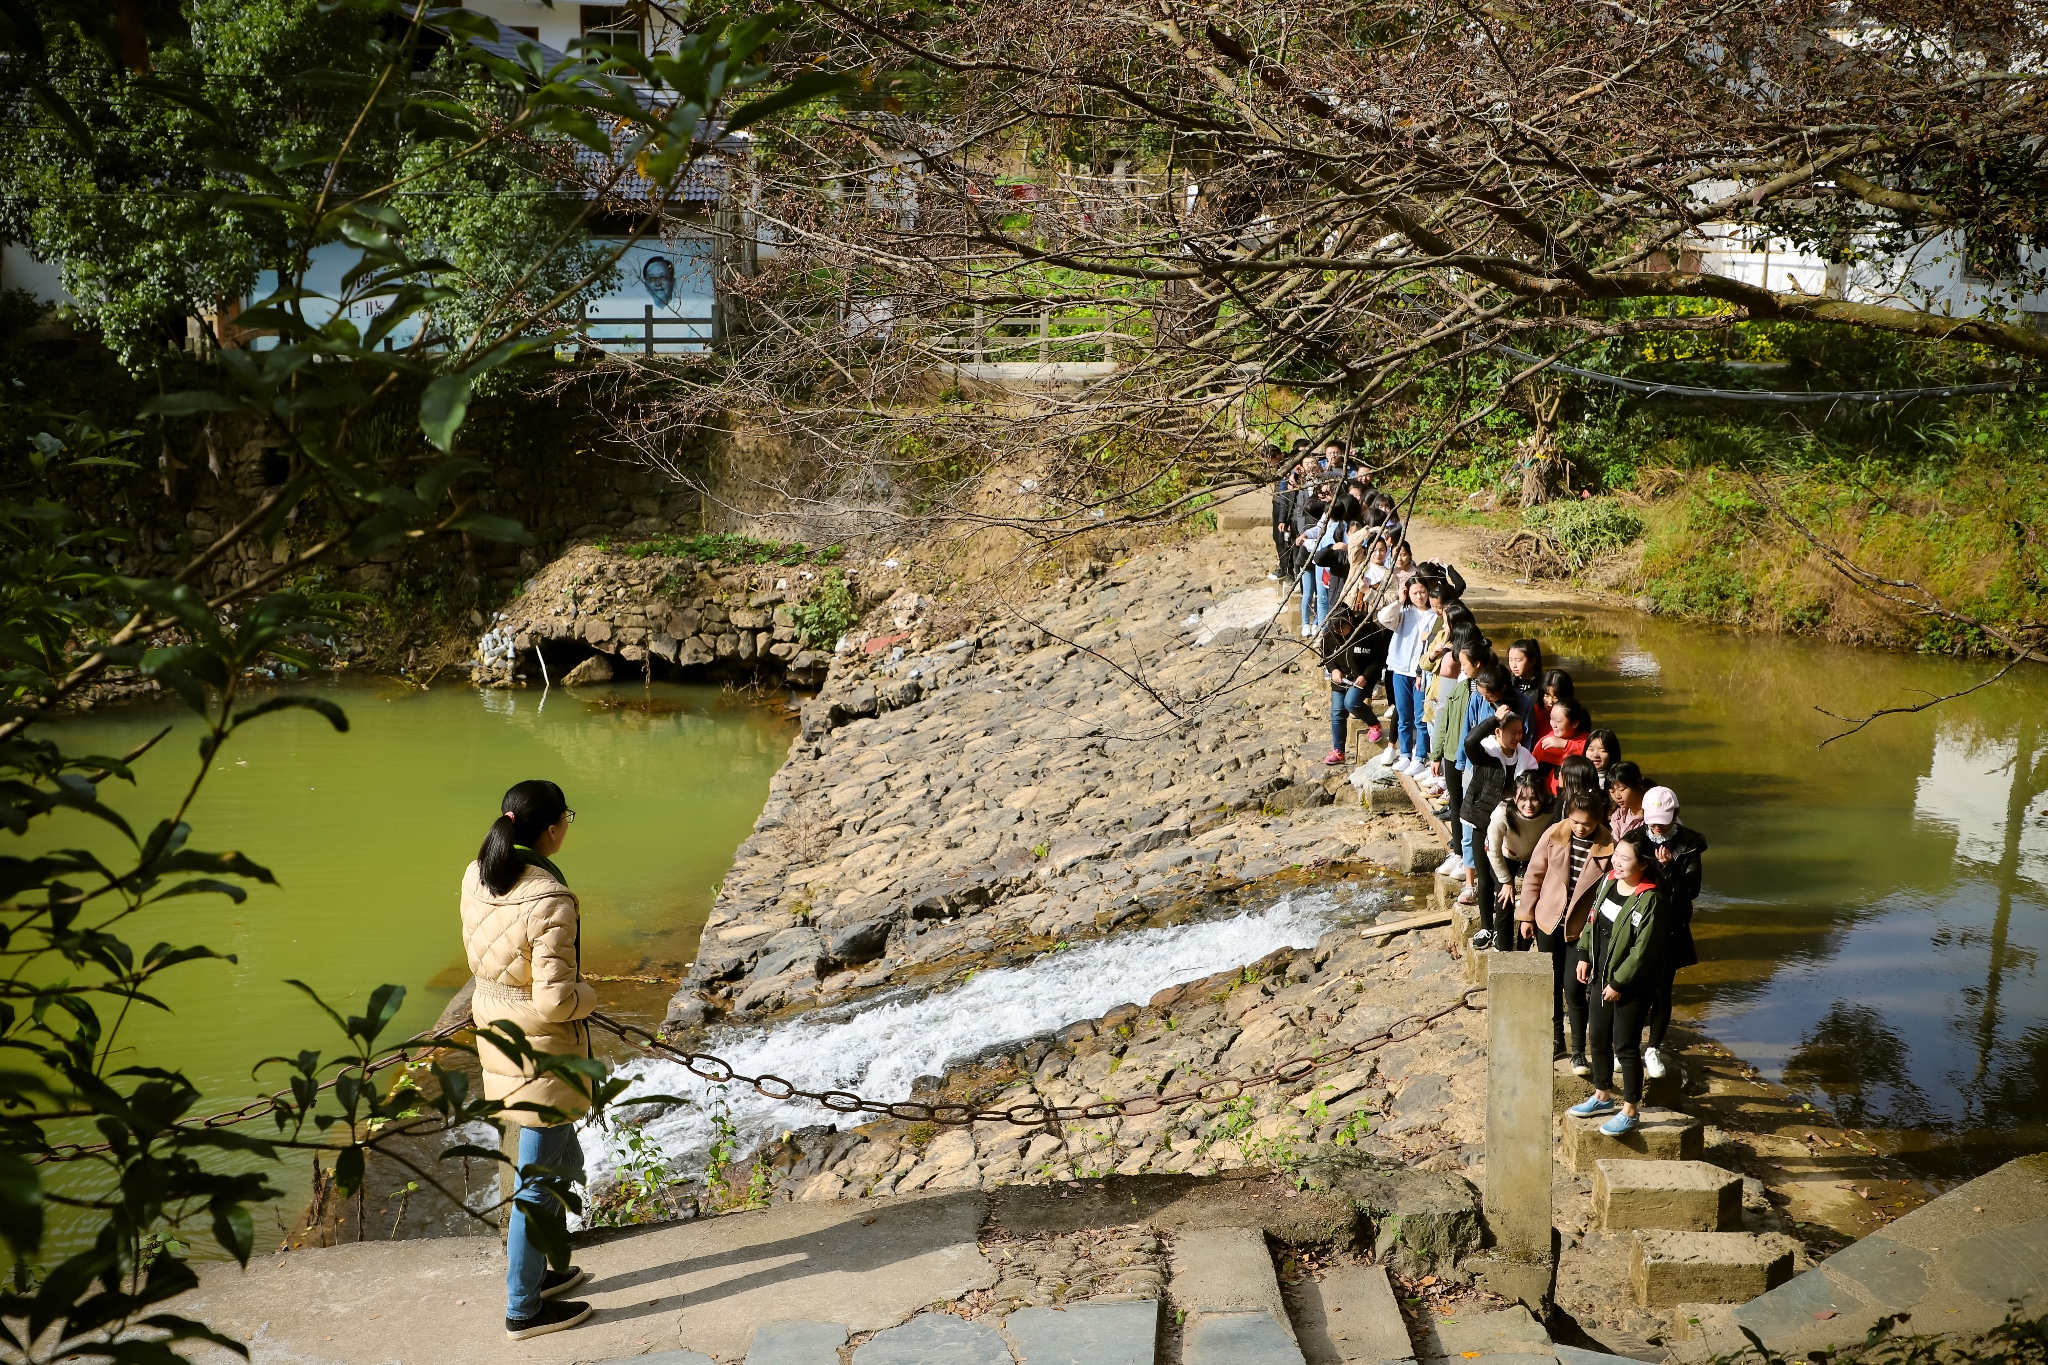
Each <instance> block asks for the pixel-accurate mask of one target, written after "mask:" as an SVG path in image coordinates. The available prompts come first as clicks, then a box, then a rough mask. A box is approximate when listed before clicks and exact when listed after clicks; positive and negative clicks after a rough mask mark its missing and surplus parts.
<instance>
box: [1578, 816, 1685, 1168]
mask: <svg viewBox="0 0 2048 1365" xmlns="http://www.w3.org/2000/svg"><path fill="white" fill-rule="evenodd" d="M1662 879H1663V870H1662V868H1661V867H1660V865H1659V864H1658V862H1657V856H1656V852H1655V850H1654V849H1653V848H1652V847H1651V844H1650V836H1649V835H1648V834H1647V833H1645V832H1644V831H1643V830H1640V829H1637V830H1631V831H1630V832H1629V833H1627V834H1625V835H1622V836H1620V837H1619V838H1617V839H1616V840H1615V841H1614V861H1613V864H1612V866H1611V867H1610V868H1609V870H1608V874H1607V885H1606V887H1605V888H1603V890H1602V892H1601V895H1600V899H1599V901H1598V902H1597V903H1596V904H1595V906H1594V910H1593V913H1592V914H1590V915H1588V916H1587V917H1586V928H1585V930H1584V932H1582V933H1581V934H1580V935H1579V941H1578V943H1577V945H1576V946H1575V948H1574V950H1573V957H1574V959H1575V960H1576V963H1577V971H1578V977H1579V982H1580V984H1581V985H1583V986H1585V987H1586V988H1587V991H1586V994H1587V1003H1588V1010H1587V1018H1586V1041H1587V1045H1588V1050H1589V1051H1590V1052H1591V1053H1592V1063H1593V1077H1594V1084H1595V1085H1596V1086H1598V1087H1599V1088H1598V1089H1596V1090H1594V1092H1593V1095H1592V1098H1590V1099H1586V1100H1581V1101H1580V1102H1579V1103H1577V1104H1575V1105H1573V1106H1572V1107H1571V1112H1572V1113H1574V1114H1577V1115H1579V1116H1581V1117H1590V1116H1592V1115H1595V1114H1612V1115H1613V1117H1612V1118H1610V1119H1608V1120H1607V1122H1605V1123H1603V1124H1601V1125H1600V1131H1601V1132H1603V1133H1605V1134H1607V1135H1608V1136H1609V1137H1620V1136H1621V1135H1622V1134H1623V1133H1626V1132H1628V1131H1629V1130H1630V1129H1631V1128H1633V1127H1635V1126H1636V1123H1637V1115H1638V1113H1639V1112H1640V1110H1639V1106H1640V1105H1641V1104H1642V1099H1643V1052H1642V1039H1643V1026H1644V1025H1645V1024H1646V1023H1647V1022H1648V1021H1649V1010H1650V1006H1651V1004H1652V1003H1653V1002H1654V1000H1655V997H1656V987H1657V983H1658V982H1659V981H1660V980H1661V979H1662V971H1663V958H1664V952H1665V947H1666V945H1665V937H1666V935H1665V924H1664V920H1665V916H1666V915H1667V914H1668V910H1667V904H1668V902H1667V900H1666V898H1665V894H1664V888H1663V887H1662V886H1661V885H1660V884H1659V883H1660V882H1661V881H1662ZM1616 1062H1619V1063H1620V1064H1621V1086H1622V1090H1621V1112H1619V1113H1615V1104H1614V1096H1613V1095H1612V1094H1611V1093H1610V1092H1609V1086H1610V1084H1611V1080H1610V1078H1611V1077H1612V1076H1613V1075H1614V1067H1615V1063H1616Z"/></svg>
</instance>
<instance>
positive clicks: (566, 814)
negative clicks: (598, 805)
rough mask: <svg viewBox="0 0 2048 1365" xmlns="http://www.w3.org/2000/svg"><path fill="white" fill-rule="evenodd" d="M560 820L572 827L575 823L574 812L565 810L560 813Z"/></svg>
mask: <svg viewBox="0 0 2048 1365" xmlns="http://www.w3.org/2000/svg"><path fill="white" fill-rule="evenodd" d="M562 819H563V820H565V821H567V822H568V823H569V824H572V825H573V824H575V823H576V812H575V811H573V810H565V811H563V812H562Z"/></svg>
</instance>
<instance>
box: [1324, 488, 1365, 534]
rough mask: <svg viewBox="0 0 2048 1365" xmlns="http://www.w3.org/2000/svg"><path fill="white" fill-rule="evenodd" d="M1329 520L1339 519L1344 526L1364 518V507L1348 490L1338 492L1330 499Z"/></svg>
mask: <svg viewBox="0 0 2048 1365" xmlns="http://www.w3.org/2000/svg"><path fill="white" fill-rule="evenodd" d="M1330 520H1331V521H1341V522H1343V523H1344V524H1345V525H1346V526H1349V525H1352V524H1353V523H1354V522H1360V521H1364V520H1365V509H1364V508H1363V507H1360V506H1359V505H1358V499H1357V498H1354V497H1352V496H1351V494H1350V493H1349V492H1344V493H1339V494H1338V495H1337V496H1336V497H1334V498H1332V499H1330Z"/></svg>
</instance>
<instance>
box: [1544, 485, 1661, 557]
mask: <svg viewBox="0 0 2048 1365" xmlns="http://www.w3.org/2000/svg"><path fill="white" fill-rule="evenodd" d="M1523 520H1524V522H1525V523H1526V524H1527V525H1528V526H1530V527H1531V528H1533V529H1537V530H1541V531H1545V532H1548V533H1549V536H1550V539H1551V540H1552V541H1553V542H1555V543H1556V545H1557V549H1558V553H1559V554H1560V555H1562V556H1563V558H1564V561H1565V563H1566V564H1568V565H1569V566H1571V568H1572V570H1573V572H1577V571H1578V570H1580V569H1583V568H1585V567H1586V566H1587V565H1588V564H1590V563H1592V562H1593V561H1594V560H1596V559H1598V558H1599V557H1600V556H1602V555H1605V554H1612V553H1613V552H1614V551H1616V550H1624V549H1627V548H1628V547H1629V546H1631V545H1633V544H1635V543H1636V542H1637V541H1638V540H1641V539H1642V537H1643V531H1644V530H1645V529H1646V528H1645V525H1644V522H1643V518H1642V517H1641V515H1639V514H1638V513H1636V512H1634V511H1632V510H1630V509H1629V508H1627V507H1624V506H1623V505H1622V504H1621V503H1619V502H1617V501H1615V500H1614V499H1613V498H1584V499H1580V500H1578V501H1576V502H1574V501H1569V500H1567V501H1563V502H1547V503H1542V504H1539V505H1538V506H1535V507H1532V508H1530V509H1529V510H1528V511H1527V512H1525V513H1524V514H1523Z"/></svg>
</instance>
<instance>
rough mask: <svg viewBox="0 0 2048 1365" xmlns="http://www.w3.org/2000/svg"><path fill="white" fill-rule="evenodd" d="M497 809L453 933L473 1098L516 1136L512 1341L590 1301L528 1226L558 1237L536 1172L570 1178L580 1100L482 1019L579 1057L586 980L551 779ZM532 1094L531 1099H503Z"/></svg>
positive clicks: (577, 1162) (562, 810)
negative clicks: (568, 1296) (473, 1042)
mask: <svg viewBox="0 0 2048 1365" xmlns="http://www.w3.org/2000/svg"><path fill="white" fill-rule="evenodd" d="M499 809H500V811H501V812H502V814H500V815H499V817H498V819H497V820H495V821H493V822H492V824H491V831H490V833H489V834H487V835H485V836H484V843H483V847H482V848H481V849H480V850H478V852H477V859H476V861H475V862H473V863H471V864H470V865H469V867H468V869H467V870H465V871H464V872H463V874H462V942H463V947H464V949H465V950H466V951H467V953H468V955H469V970H470V973H471V975H472V976H474V977H475V979H476V985H475V991H474V995H473V996H472V998H471V1002H470V1017H471V1018H472V1019H473V1020H474V1021H475V1023H476V1026H477V1028H478V1030H479V1034H478V1038H477V1060H478V1061H479V1062H480V1063H481V1064H482V1066H483V1073H484V1098H485V1099H489V1100H498V1101H502V1102H503V1103H504V1104H505V1105H507V1106H508V1107H507V1108H506V1109H505V1110H504V1111H502V1113H501V1115H500V1117H502V1118H503V1119H504V1120H505V1121H506V1122H508V1123H510V1124H512V1125H514V1127H513V1129H512V1132H514V1133H516V1134H517V1136H518V1147H517V1155H516V1157H515V1158H514V1160H515V1168H516V1171H517V1176H518V1179H517V1188H516V1191H515V1194H514V1203H513V1206H512V1211H511V1215H510V1217H509V1218H508V1220H507V1226H506V1243H505V1249H506V1255H507V1265H506V1274H505V1331H506V1334H507V1335H508V1336H510V1337H511V1338H512V1339H513V1340H514V1341H524V1340H525V1339H527V1338H528V1337H534V1336H540V1335H543V1334H545V1333H548V1332H558V1331H560V1330H562V1329H563V1328H565V1327H574V1326H575V1325H576V1324H577V1323H579V1322H582V1321H583V1320H584V1319H585V1318H587V1317H589V1316H590V1305H589V1304H587V1303H576V1302H570V1301H567V1300H565V1299H561V1298H558V1297H557V1296H558V1295H560V1294H563V1293H564V1292H566V1291H567V1290H569V1289H572V1288H574V1287H575V1286H576V1285H577V1284H579V1283H581V1282H582V1280H583V1272H582V1271H581V1270H579V1269H577V1268H576V1267H575V1266H573V1265H569V1264H567V1261H566V1258H564V1259H563V1263H562V1264H560V1265H556V1266H549V1265H548V1264H547V1259H546V1258H545V1257H544V1256H543V1255H542V1253H541V1243H540V1241H539V1240H537V1239H536V1238H534V1237H530V1236H529V1235H528V1228H527V1223H528V1221H529V1220H541V1221H542V1222H544V1223H545V1224H546V1225H547V1226H548V1227H549V1228H551V1229H552V1230H553V1232H554V1233H555V1234H556V1235H555V1236H552V1237H550V1238H548V1239H547V1240H548V1241H550V1242H552V1243H553V1244H554V1245H555V1246H557V1247H560V1246H563V1245H566V1243H567V1239H568V1227H567V1216H568V1210H567V1209H566V1208H565V1207H564V1205H563V1204H562V1202H561V1200H560V1199H558V1198H557V1197H556V1196H555V1195H554V1193H553V1192H552V1191H550V1190H549V1189H548V1187H547V1185H546V1184H545V1183H543V1181H544V1179H545V1178H546V1177H547V1176H549V1175H552V1176H570V1177H571V1178H573V1179H575V1180H577V1181H579V1182H580V1181H581V1179H582V1170H583V1146H582V1144H581V1143H580V1142H579V1141H578V1140H577V1137H576V1123H575V1120H576V1119H577V1118H578V1117H580V1116H581V1115H582V1114H583V1113H585V1112H586V1111H587V1110H588V1109H589V1108H590V1101H589V1098H588V1096H586V1095H585V1094H584V1093H583V1091H582V1090H580V1089H579V1088H578V1087H577V1086H575V1085H573V1084H571V1083H570V1082H569V1081H568V1080H565V1079H563V1078H561V1077H558V1076H536V1075H535V1074H534V1068H533V1067H532V1065H531V1064H530V1063H522V1061H521V1060H520V1059H519V1058H517V1057H514V1056H512V1055H511V1054H509V1053H507V1052H505V1051H503V1050H502V1049H500V1048H498V1047H496V1046H494V1045H493V1044H492V1043H491V1042H490V1040H489V1039H488V1038H486V1037H484V1036H483V1035H482V1032H481V1030H484V1029H487V1028H490V1027H491V1026H493V1025H499V1024H517V1025H518V1026H519V1028H520V1030H521V1031H523V1032H524V1033H525V1035H526V1041H527V1043H528V1044H529V1045H530V1046H531V1047H532V1048H533V1050H534V1051H535V1052H537V1053H555V1054H563V1053H567V1054H570V1055H573V1056H578V1057H588V1056H590V1055H591V1051H590V1025H589V1024H588V1023H586V1022H584V1021H585V1020H587V1019H588V1018H589V1017H590V1013H591V1011H593V1010H595V1009H596V1008H597V992H596V991H595V990H594V989H592V987H591V984H590V983H589V982H588V981H585V980H584V979H583V961H582V957H583V954H582V929H583V924H582V916H581V914H580V912H579V909H578V906H577V903H576V895H575V893H574V892H572V891H570V890H569V884H568V881H567V880H566V879H565V878H564V877H563V876H562V872H561V869H560V868H558V867H556V866H555V864H554V863H553V861H551V859H552V858H553V855H554V854H556V853H557V852H559V851H560V850H561V847H562V841H563V840H564V839H566V838H567V837H568V835H569V825H570V824H571V822H573V821H574V820H575V818H576V812H575V811H573V810H570V809H569V803H568V801H567V799H566V798H564V797H563V795H562V789H561V788H560V787H558V786H556V785H555V784H554V783H552V782H547V781H539V780H535V781H529V782H521V783H519V784H518V785H517V786H515V787H513V788H512V789H511V790H510V791H508V792H506V793H505V799H504V801H503V802H502V803H500V806H499ZM514 1105H534V1106H538V1107H540V1109H541V1110H542V1111H544V1112H536V1110H535V1109H518V1108H511V1107H509V1106H514Z"/></svg>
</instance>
